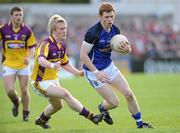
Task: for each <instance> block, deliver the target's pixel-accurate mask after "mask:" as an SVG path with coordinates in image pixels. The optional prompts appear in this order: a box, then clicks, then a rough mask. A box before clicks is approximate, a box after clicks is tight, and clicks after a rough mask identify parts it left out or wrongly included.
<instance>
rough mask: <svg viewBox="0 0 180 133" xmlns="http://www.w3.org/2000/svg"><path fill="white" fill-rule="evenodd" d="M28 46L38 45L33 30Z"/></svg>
mask: <svg viewBox="0 0 180 133" xmlns="http://www.w3.org/2000/svg"><path fill="white" fill-rule="evenodd" d="M27 46H28V48H31V47H34V46H36V39H35V37H34V33H33V32H32V31H31V35H30V37H29V39H28V40H27Z"/></svg>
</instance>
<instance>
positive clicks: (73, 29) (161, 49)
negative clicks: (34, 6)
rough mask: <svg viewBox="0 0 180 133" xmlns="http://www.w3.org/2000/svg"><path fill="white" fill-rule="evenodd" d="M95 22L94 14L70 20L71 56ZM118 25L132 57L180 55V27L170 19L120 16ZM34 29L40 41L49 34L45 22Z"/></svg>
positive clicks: (68, 38)
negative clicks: (129, 46)
mask: <svg viewBox="0 0 180 133" xmlns="http://www.w3.org/2000/svg"><path fill="white" fill-rule="evenodd" d="M96 21H97V18H95V17H88V19H87V17H86V19H85V18H83V17H82V18H81V17H79V18H76V19H71V20H70V21H68V37H67V40H66V44H67V47H68V51H69V52H68V54H69V55H70V56H74V57H76V56H78V54H79V50H80V46H81V43H82V40H83V39H84V33H85V31H86V30H87V29H88V28H89V27H90V25H92V24H93V23H95V22H96ZM115 24H117V25H118V26H119V28H120V30H121V33H122V34H124V35H126V36H127V38H128V39H129V41H130V43H131V46H132V53H131V55H132V56H133V57H137V58H146V57H152V58H180V29H179V27H178V25H175V24H173V22H172V20H171V19H158V18H156V17H147V18H143V19H142V18H140V17H133V18H130V17H129V18H124V19H123V17H117V19H116V21H115ZM32 28H33V31H34V33H35V36H36V37H37V40H38V41H41V40H42V39H43V38H44V37H45V36H46V35H47V34H48V33H47V30H46V26H44V25H38V24H34V25H33V26H32Z"/></svg>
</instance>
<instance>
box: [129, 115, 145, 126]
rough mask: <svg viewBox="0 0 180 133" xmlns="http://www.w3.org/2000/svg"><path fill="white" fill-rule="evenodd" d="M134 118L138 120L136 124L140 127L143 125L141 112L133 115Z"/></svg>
mask: <svg viewBox="0 0 180 133" xmlns="http://www.w3.org/2000/svg"><path fill="white" fill-rule="evenodd" d="M132 117H133V118H134V119H135V120H136V124H137V126H138V127H140V126H142V125H143V122H142V118H141V112H138V113H136V114H134V115H132Z"/></svg>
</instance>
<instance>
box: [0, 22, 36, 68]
mask: <svg viewBox="0 0 180 133" xmlns="http://www.w3.org/2000/svg"><path fill="white" fill-rule="evenodd" d="M0 40H1V41H2V63H3V65H5V66H8V67H11V68H14V69H22V68H25V67H26V66H27V64H25V62H24V61H25V59H26V58H27V57H28V56H29V49H30V48H32V47H35V46H36V40H35V37H34V34H33V32H32V30H31V29H30V28H29V27H28V26H26V25H25V24H24V23H22V25H21V27H20V29H19V30H18V31H15V30H14V29H13V27H12V23H11V22H9V23H7V24H4V25H2V26H0Z"/></svg>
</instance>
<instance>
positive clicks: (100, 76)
mask: <svg viewBox="0 0 180 133" xmlns="http://www.w3.org/2000/svg"><path fill="white" fill-rule="evenodd" d="M95 75H96V77H97V79H98V80H99V81H100V82H102V83H110V81H111V80H110V79H109V78H108V75H107V74H106V73H105V72H103V71H98V72H97V73H96V74H95Z"/></svg>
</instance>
